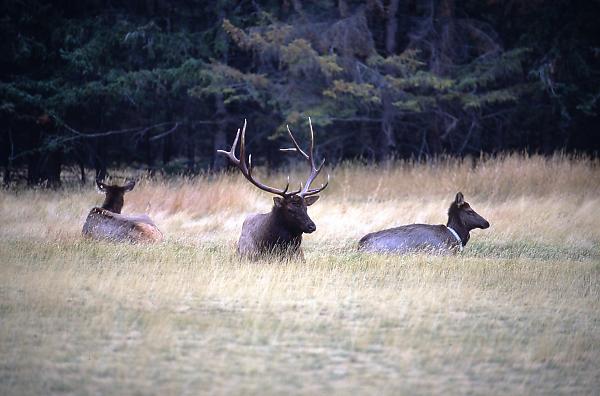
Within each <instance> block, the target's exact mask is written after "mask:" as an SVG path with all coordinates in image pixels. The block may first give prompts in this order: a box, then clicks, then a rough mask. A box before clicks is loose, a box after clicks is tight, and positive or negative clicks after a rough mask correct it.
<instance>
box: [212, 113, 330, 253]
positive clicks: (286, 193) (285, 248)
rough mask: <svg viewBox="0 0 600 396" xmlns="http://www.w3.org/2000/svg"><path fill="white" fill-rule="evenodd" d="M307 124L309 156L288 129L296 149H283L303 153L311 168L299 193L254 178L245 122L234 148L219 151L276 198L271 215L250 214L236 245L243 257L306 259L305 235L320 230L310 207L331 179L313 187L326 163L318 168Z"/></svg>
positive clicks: (251, 180) (288, 185)
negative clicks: (317, 186)
mask: <svg viewBox="0 0 600 396" xmlns="http://www.w3.org/2000/svg"><path fill="white" fill-rule="evenodd" d="M308 122H309V125H310V148H309V151H308V154H307V153H306V152H304V151H303V150H302V149H301V148H300V146H299V145H298V142H297V141H296V139H295V138H294V135H293V134H292V132H291V131H290V128H289V127H288V128H287V130H288V134H289V136H290V138H291V140H292V143H293V144H294V147H292V148H286V149H281V151H284V152H296V153H298V154H300V156H301V157H303V158H304V159H305V160H306V161H307V162H308V164H309V165H310V174H309V176H308V179H307V180H306V183H305V184H304V186H301V188H300V189H299V190H293V191H290V190H289V187H290V183H289V180H288V183H287V185H286V186H285V188H283V189H278V188H275V187H270V186H267V185H266V184H263V183H261V182H260V181H258V180H256V179H255V178H254V176H253V174H252V155H250V156H249V157H248V159H246V120H244V127H243V128H242V130H241V132H240V129H238V130H237V134H236V136H235V139H234V141H233V145H232V146H231V149H230V150H229V151H225V150H217V152H218V153H219V154H222V155H224V156H226V157H227V158H228V159H229V161H230V162H231V163H232V164H233V165H234V166H236V167H237V168H238V169H239V170H240V172H241V173H242V175H244V177H245V178H246V179H247V180H248V181H249V182H250V183H252V184H253V185H255V186H256V187H258V188H259V189H261V190H263V191H266V192H269V193H271V194H275V195H276V196H275V197H273V207H272V209H271V211H270V212H269V213H262V214H254V215H250V216H248V217H247V218H246V219H245V220H244V223H243V225H242V233H241V235H240V239H239V241H238V246H237V250H238V253H239V254H240V255H242V256H245V257H248V258H251V259H256V258H258V257H260V256H262V255H265V254H275V255H279V256H282V257H283V256H288V257H294V256H297V257H300V258H303V253H302V250H301V248H300V244H301V243H302V234H303V233H307V234H310V233H312V232H314V231H315V230H316V229H317V227H316V226H315V223H314V222H313V221H312V220H311V218H310V217H309V216H308V212H307V207H308V206H310V205H312V204H314V203H315V202H316V201H317V200H318V199H319V196H318V195H317V194H318V193H319V192H321V191H323V190H324V189H325V188H326V187H327V185H328V183H329V178H328V180H327V182H326V183H325V184H322V185H321V187H319V188H316V189H311V188H310V186H311V184H312V182H313V181H314V180H315V178H316V177H317V176H318V175H319V172H320V171H321V169H322V168H323V165H324V163H325V160H323V162H321V164H320V165H319V166H316V164H315V158H314V153H313V152H314V140H315V139H314V132H313V128H312V122H311V120H310V118H309V119H308ZM240 133H241V134H240ZM238 140H239V142H240V148H239V158H237V157H236V156H235V151H236V148H237V145H238Z"/></svg>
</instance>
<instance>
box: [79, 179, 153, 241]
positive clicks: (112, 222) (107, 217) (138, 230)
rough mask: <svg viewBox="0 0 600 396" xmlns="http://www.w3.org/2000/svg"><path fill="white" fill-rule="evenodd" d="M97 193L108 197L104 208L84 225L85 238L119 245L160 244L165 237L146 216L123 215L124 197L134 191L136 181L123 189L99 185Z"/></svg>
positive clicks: (96, 210)
mask: <svg viewBox="0 0 600 396" xmlns="http://www.w3.org/2000/svg"><path fill="white" fill-rule="evenodd" d="M96 185H97V186H98V190H99V191H100V192H102V193H104V194H105V195H106V197H105V199H104V203H103V204H102V207H100V208H98V207H96V208H93V209H92V210H91V211H90V213H89V214H88V216H87V219H86V220H85V224H84V225H83V235H84V236H85V237H89V238H92V239H103V240H109V241H119V242H134V243H143V242H160V241H162V239H163V234H162V232H160V230H159V229H158V227H156V225H155V224H154V222H152V220H150V218H149V217H148V216H146V215H133V216H132V215H122V214H121V209H122V208H123V203H124V196H125V193H126V192H129V191H131V190H133V187H134V186H135V182H134V181H130V182H128V183H127V184H126V185H124V186H119V185H112V186H109V185H107V184H105V183H102V182H101V181H96Z"/></svg>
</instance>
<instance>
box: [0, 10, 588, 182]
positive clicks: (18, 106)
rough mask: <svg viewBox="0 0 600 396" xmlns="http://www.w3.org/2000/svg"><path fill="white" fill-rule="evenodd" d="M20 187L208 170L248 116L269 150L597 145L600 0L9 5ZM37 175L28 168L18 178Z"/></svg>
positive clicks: (372, 152) (6, 16) (13, 157)
mask: <svg viewBox="0 0 600 396" xmlns="http://www.w3.org/2000/svg"><path fill="white" fill-rule="evenodd" d="M1 8H2V11H3V12H2V15H3V16H2V17H1V18H0V32H1V33H2V37H3V38H4V40H3V41H2V42H1V43H0V46H1V50H2V53H3V57H2V58H1V59H0V98H2V100H1V103H0V118H1V121H2V124H1V125H2V128H1V129H0V145H1V146H2V150H1V152H0V160H1V162H2V164H1V165H2V166H3V167H4V179H5V182H6V183H9V182H10V181H11V180H13V179H19V177H21V175H23V177H25V178H26V179H27V181H28V182H29V183H30V184H36V183H39V182H43V181H46V182H48V183H49V184H51V185H52V184H53V185H58V184H59V183H60V173H61V169H63V168H64V167H65V166H77V167H78V168H79V169H80V171H81V176H82V180H84V179H85V177H86V169H89V168H94V169H95V170H96V173H97V175H99V176H103V175H104V174H105V172H106V169H107V168H109V167H112V166H123V165H126V166H134V167H139V168H140V169H145V170H149V171H150V172H154V171H157V170H160V171H174V172H189V173H195V172H198V171H200V170H202V169H207V168H219V167H222V166H223V165H224V163H223V162H222V161H219V159H218V158H216V157H215V156H214V150H215V149H216V148H222V147H225V146H226V145H227V144H229V138H231V135H232V133H234V131H235V129H236V128H237V127H238V126H239V125H240V123H241V122H242V120H243V119H244V118H247V119H248V120H249V124H250V125H249V128H250V129H251V130H252V136H253V138H252V139H251V141H250V142H249V145H250V146H251V147H250V148H251V149H252V148H258V149H259V150H257V151H258V152H259V153H261V155H259V158H257V161H258V162H259V163H260V162H261V161H268V162H278V161H279V158H281V157H280V156H275V155H274V154H275V153H276V152H277V148H278V147H279V143H280V139H281V135H282V134H283V132H284V131H285V125H286V124H290V125H293V127H294V128H295V130H299V131H300V130H305V129H306V128H305V127H306V125H305V124H306V116H309V115H310V116H311V117H312V119H313V123H314V124H315V125H316V128H317V129H318V136H317V139H318V144H319V155H323V156H326V157H327V158H328V159H329V160H330V161H333V162H335V161H340V160H343V159H346V158H354V157H361V158H364V159H365V160H367V161H383V160H386V159H388V158H391V157H394V156H396V157H408V156H415V157H419V158H428V157H430V156H435V155H439V154H442V153H450V154H457V155H464V154H470V153H471V154H473V153H479V152H482V151H484V152H497V151H502V150H514V149H526V150H532V151H542V152H551V151H553V150H557V149H567V150H586V151H592V152H593V151H594V150H597V149H598V140H599V139H598V137H597V132H595V129H594V126H595V124H596V123H595V121H597V117H598V98H600V91H599V89H598V87H599V86H600V84H598V83H599V78H600V75H599V73H600V67H599V65H598V59H599V58H600V49H599V48H600V45H599V43H598V42H597V40H598V39H597V38H598V37H600V34H598V33H600V32H598V30H599V28H598V24H597V23H596V20H595V17H594V16H597V15H599V12H598V11H600V6H599V5H598V3H597V2H582V3H581V4H579V3H578V4H574V3H572V2H569V1H566V0H559V1H553V2H549V1H544V0H535V1H529V2H525V1H511V2H503V1H496V0H493V1H487V2H481V1H475V0H469V1H464V2H458V1H456V0H410V1H405V2H400V1H399V0H385V1H384V0H366V1H354V0H338V1H333V0H314V1H308V2H298V1H283V2H273V1H262V2H257V1H232V0H219V1H217V2H204V1H199V0H176V1H171V2H164V1H142V2H125V3H123V4H120V3H115V2H112V1H107V0H84V1H81V2H78V3H72V2H66V1H54V2H46V1H42V0H23V1H20V2H10V1H4V2H2V5H1ZM23 172H24V173H23Z"/></svg>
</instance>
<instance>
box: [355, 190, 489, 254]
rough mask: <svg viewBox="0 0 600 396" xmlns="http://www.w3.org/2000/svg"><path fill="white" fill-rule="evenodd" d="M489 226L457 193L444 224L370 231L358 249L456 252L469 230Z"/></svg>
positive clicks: (415, 225) (382, 251)
mask: <svg viewBox="0 0 600 396" xmlns="http://www.w3.org/2000/svg"><path fill="white" fill-rule="evenodd" d="M489 226H490V223H488V221H487V220H486V219H484V218H483V217H481V216H480V215H479V214H477V213H476V212H475V211H474V210H473V209H472V208H471V206H470V205H469V203H468V202H465V199H464V196H463V194H462V193H460V192H459V193H458V194H456V198H455V199H454V202H452V204H451V205H450V208H449V209H448V223H447V225H441V224H440V225H430V224H410V225H405V226H402V227H396V228H390V229H387V230H383V231H377V232H373V233H371V234H367V235H365V236H364V237H362V239H361V240H360V241H359V242H358V248H359V249H360V250H362V251H365V252H380V253H407V252H414V251H429V252H436V253H456V252H458V251H462V250H463V248H464V246H465V245H466V244H467V242H469V238H470V235H469V232H470V231H471V230H473V229H475V228H481V229H486V228H488V227H489Z"/></svg>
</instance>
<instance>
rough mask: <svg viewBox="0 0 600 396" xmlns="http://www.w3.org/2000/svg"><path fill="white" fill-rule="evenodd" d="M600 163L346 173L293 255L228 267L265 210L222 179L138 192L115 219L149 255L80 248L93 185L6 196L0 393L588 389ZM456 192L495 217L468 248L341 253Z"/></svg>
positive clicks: (435, 209)
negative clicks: (138, 227)
mask: <svg viewBox="0 0 600 396" xmlns="http://www.w3.org/2000/svg"><path fill="white" fill-rule="evenodd" d="M598 165H599V164H598V162H597V161H592V160H588V159H584V158H580V159H577V158H566V157H564V156H556V157H553V158H550V159H545V158H542V157H531V158H524V157H523V156H519V155H512V156H505V157H502V158H497V159H489V160H484V161H481V162H479V163H478V164H477V165H476V166H475V167H474V166H473V163H472V162H471V161H469V160H467V161H463V162H458V161H455V160H451V159H447V160H443V161H439V162H438V163H436V164H429V165H422V164H410V163H397V164H393V165H390V166H387V167H365V166H360V165H357V164H347V165H343V166H340V167H338V168H336V169H333V170H331V171H330V173H331V185H330V187H329V188H328V189H327V190H326V191H325V192H324V193H323V194H322V198H321V200H320V201H319V202H318V203H316V204H315V205H314V206H312V207H311V208H310V210H309V213H310V215H311V217H312V218H313V219H314V220H315V223H316V224H317V231H316V232H315V233H314V234H311V235H309V236H307V237H306V238H305V241H304V247H305V253H306V262H304V263H297V262H271V261H270V260H268V259H264V260H262V261H259V262H256V263H253V262H247V261H244V260H239V259H238V257H237V256H236V255H235V249H234V246H235V241H236V240H237V237H238V236H239V231H240V227H241V223H242V221H243V218H244V216H245V215H246V214H249V213H252V212H256V211H266V210H268V209H269V207H270V202H271V198H270V197H269V196H268V195H267V194H265V193H262V192H260V191H257V190H256V189H255V188H254V187H252V186H250V185H249V184H248V183H247V182H245V181H244V180H243V179H242V178H240V177H239V176H238V175H235V174H234V175H220V176H203V177H198V178H195V179H192V180H186V179H175V180H158V181H157V180H142V181H141V182H140V183H139V184H138V186H137V187H136V189H135V190H134V191H133V192H131V193H129V194H128V195H127V196H126V205H125V208H124V210H123V212H124V213H135V212H137V213H139V212H145V211H148V213H149V214H150V216H151V217H152V218H153V219H155V221H156V222H157V224H158V225H159V227H160V228H161V229H162V230H163V232H164V233H165V236H166V242H165V243H162V244H160V245H155V246H135V245H116V244H110V243H94V242H89V241H84V240H82V239H81V237H80V231H81V226H82V224H83V221H84V219H85V217H86V215H87V212H88V211H89V209H90V208H91V206H93V205H95V204H98V203H99V202H101V196H100V195H97V194H96V193H95V192H94V190H93V189H92V188H91V187H88V188H85V189H79V188H70V189H66V190H63V191H56V192H49V191H43V190H36V191H31V190H19V191H16V192H15V191H13V192H6V191H4V192H0V221H2V226H1V228H0V263H1V264H0V297H1V300H0V394H89V393H100V394H114V393H119V394H123V393H125V394H131V393H135V394H198V393H212V394H231V393H234V394H269V393H278V394H281V393H286V394H287V393H290V394H322V393H337V394H348V393H352V394H354V393H366V394H374V393H384V394H399V393H410V394H414V393H425V394H430V393H455V394H456V393H458V394H463V393H479V394H481V393H485V394H489V393H494V394H500V393H502V394H506V393H508V394H523V393H526V394H527V393H543V394H547V393H564V394H573V393H583V394H586V393H587V394H590V393H595V392H597V390H598V389H599V387H600V380H599V378H600V332H599V331H598V325H599V323H600V301H599V300H600V299H599V297H600V281H599V280H600V277H599V275H600V227H598V226H597V225H598V224H599V222H600V210H599V209H600V195H599V192H600V168H599V166H598ZM304 173H305V171H304V170H302V169H300V170H299V171H298V172H296V171H294V172H292V180H301V179H302V177H303V176H304ZM285 176H286V175H285V174H283V173H276V174H272V175H268V176H267V177H265V180H267V181H269V182H271V183H280V184H281V183H283V181H284V180H285ZM459 190H460V191H462V192H463V193H465V198H466V199H467V201H469V202H470V203H471V205H472V206H473V207H474V208H475V210H477V211H478V212H479V213H480V214H482V215H483V216H484V217H486V218H487V219H488V220H489V221H490V223H491V225H492V226H491V228H490V229H488V230H485V231H481V230H476V231H474V232H473V233H472V238H471V242H470V243H469V244H468V245H467V247H466V249H465V252H464V253H463V254H462V255H460V256H457V257H431V256H425V255H411V256H404V257H396V256H379V255H372V254H360V253H358V252H356V251H355V244H356V241H357V240H358V238H360V236H362V235H364V234H365V233H367V232H371V231H373V230H376V229H380V228H384V227H389V226H394V225H400V224H405V223H411V222H428V223H443V222H445V220H446V214H445V212H446V210H447V207H448V205H449V203H450V201H451V200H452V198H453V196H454V194H455V193H456V192H457V191H459Z"/></svg>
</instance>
